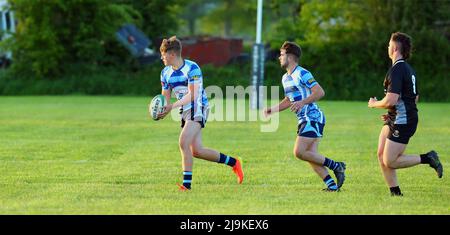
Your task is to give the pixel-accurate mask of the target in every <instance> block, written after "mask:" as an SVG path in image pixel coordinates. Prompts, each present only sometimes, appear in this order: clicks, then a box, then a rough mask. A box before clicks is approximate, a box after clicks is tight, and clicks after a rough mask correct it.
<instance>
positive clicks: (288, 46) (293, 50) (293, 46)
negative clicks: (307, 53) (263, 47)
mask: <svg viewBox="0 0 450 235" xmlns="http://www.w3.org/2000/svg"><path fill="white" fill-rule="evenodd" d="M280 49H284V50H286V54H292V55H295V56H296V57H297V60H298V59H300V57H301V56H302V49H301V48H300V46H299V45H297V43H295V42H288V41H285V42H284V43H283V45H282V46H281V48H280Z"/></svg>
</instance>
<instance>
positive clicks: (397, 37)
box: [391, 32, 412, 59]
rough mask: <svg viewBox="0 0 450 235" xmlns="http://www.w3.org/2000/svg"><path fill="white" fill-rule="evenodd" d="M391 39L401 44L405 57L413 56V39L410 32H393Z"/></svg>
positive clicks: (401, 50)
mask: <svg viewBox="0 0 450 235" xmlns="http://www.w3.org/2000/svg"><path fill="white" fill-rule="evenodd" d="M391 40H392V41H394V42H396V43H399V44H400V53H401V54H402V56H403V59H408V58H409V57H411V50H412V40H411V37H410V36H409V35H408V34H406V33H401V32H395V33H392V34H391Z"/></svg>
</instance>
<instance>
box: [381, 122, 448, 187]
mask: <svg viewBox="0 0 450 235" xmlns="http://www.w3.org/2000/svg"><path fill="white" fill-rule="evenodd" d="M416 128H417V123H410V124H395V125H394V126H393V130H392V131H393V132H390V133H389V135H388V138H387V140H386V146H385V150H384V155H383V161H384V163H385V165H387V166H388V167H390V168H394V169H399V168H408V167H412V166H415V165H418V164H429V165H430V167H432V168H433V169H434V170H435V171H436V172H437V175H438V177H439V178H441V177H442V172H443V169H442V164H441V162H440V161H439V157H438V155H437V153H436V152H435V151H433V150H432V151H430V152H428V153H425V154H421V155H404V154H403V152H404V151H405V148H406V146H407V144H408V142H409V139H410V138H411V137H412V136H413V135H414V133H415V132H416Z"/></svg>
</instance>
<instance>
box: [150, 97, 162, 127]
mask: <svg viewBox="0 0 450 235" xmlns="http://www.w3.org/2000/svg"><path fill="white" fill-rule="evenodd" d="M165 105H166V97H165V96H163V95H157V96H155V97H153V99H152V101H151V102H150V105H149V106H148V112H149V113H150V116H151V117H152V118H153V120H155V121H156V120H159V118H158V114H160V113H162V112H163V111H164V106H165Z"/></svg>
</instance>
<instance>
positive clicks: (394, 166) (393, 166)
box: [382, 159, 397, 169]
mask: <svg viewBox="0 0 450 235" xmlns="http://www.w3.org/2000/svg"><path fill="white" fill-rule="evenodd" d="M382 162H383V164H384V166H386V167H389V168H392V169H395V168H397V164H395V162H394V161H388V160H386V159H384V160H383V161H382Z"/></svg>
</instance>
